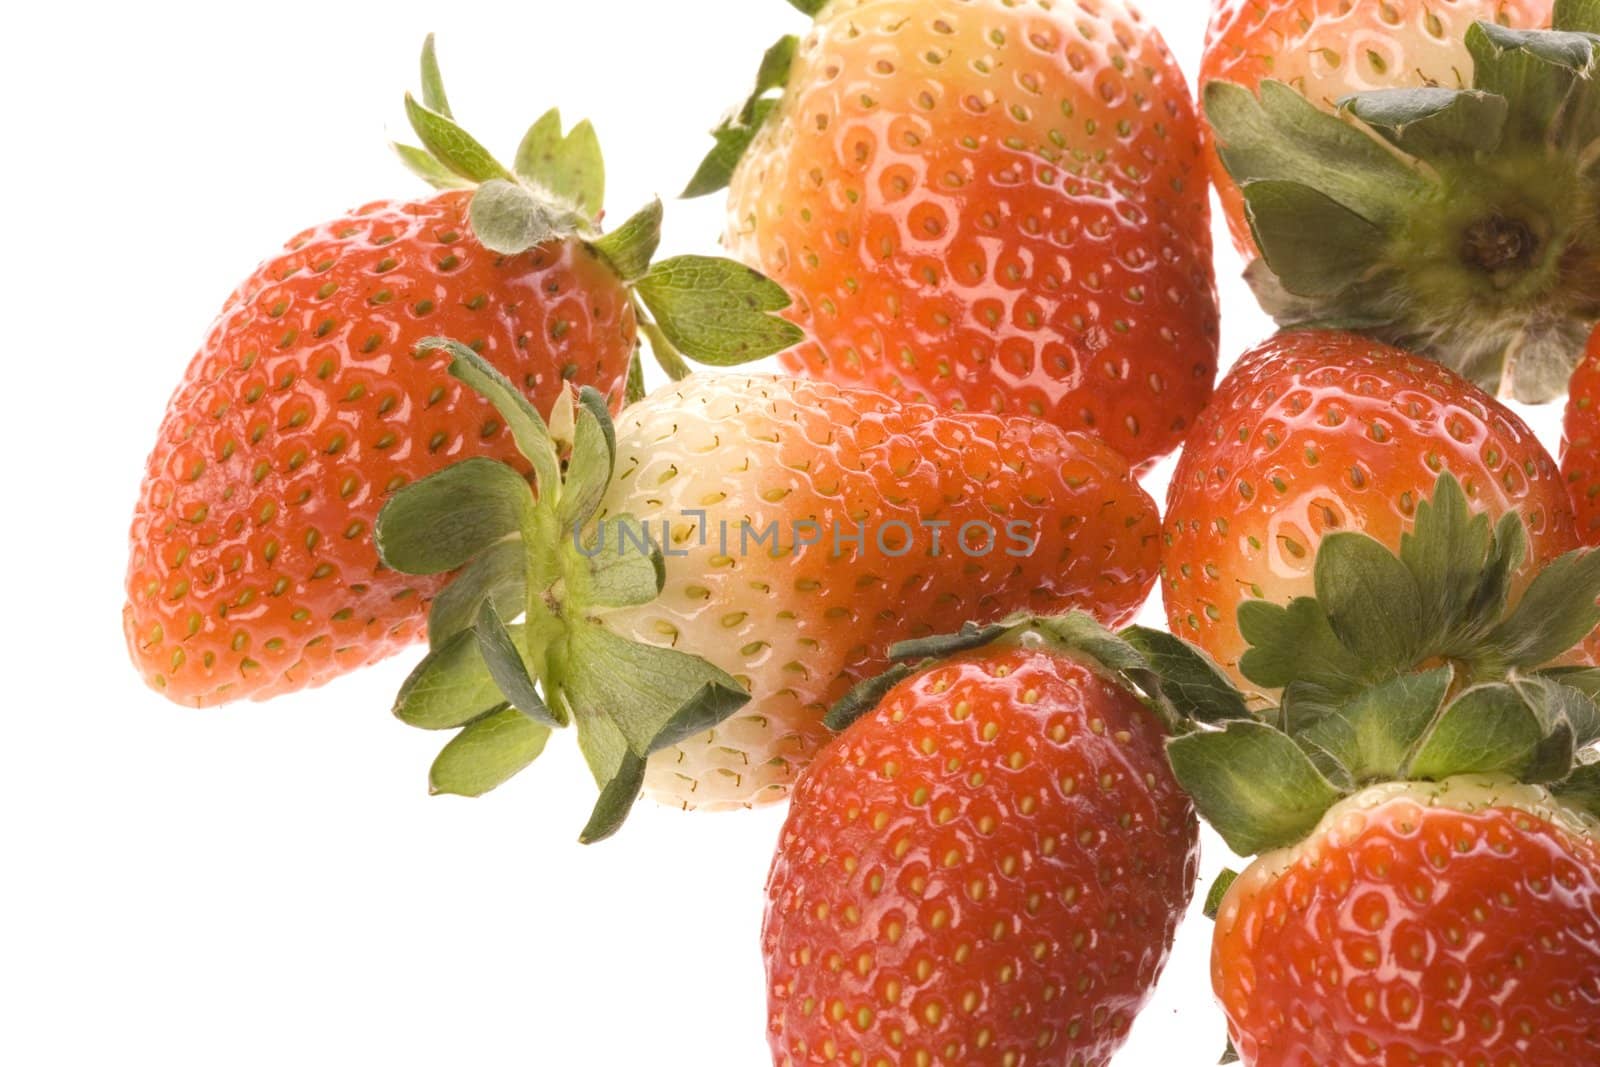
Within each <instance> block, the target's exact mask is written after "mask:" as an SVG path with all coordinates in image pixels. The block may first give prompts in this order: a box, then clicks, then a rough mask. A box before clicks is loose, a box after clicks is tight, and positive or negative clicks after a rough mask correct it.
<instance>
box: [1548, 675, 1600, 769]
mask: <svg viewBox="0 0 1600 1067" xmlns="http://www.w3.org/2000/svg"><path fill="white" fill-rule="evenodd" d="M1536 677H1538V678H1539V679H1541V680H1543V681H1546V682H1551V683H1554V684H1556V685H1558V686H1560V687H1562V688H1564V689H1571V690H1573V691H1574V692H1576V693H1577V694H1578V695H1579V696H1581V697H1583V698H1584V699H1585V700H1586V701H1587V704H1586V705H1585V704H1577V703H1575V702H1573V701H1572V700H1571V698H1570V697H1568V698H1565V699H1566V703H1565V711H1566V713H1567V719H1568V721H1570V722H1571V723H1572V732H1573V734H1574V735H1575V736H1576V738H1577V745H1578V748H1580V749H1585V748H1588V747H1589V746H1590V745H1594V744H1600V668H1597V667H1562V668H1555V669H1552V670H1547V671H1541V672H1539V674H1538V675H1537V676H1536Z"/></svg>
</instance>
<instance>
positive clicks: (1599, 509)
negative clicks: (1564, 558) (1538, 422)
mask: <svg viewBox="0 0 1600 1067" xmlns="http://www.w3.org/2000/svg"><path fill="white" fill-rule="evenodd" d="M1571 390H1572V392H1571V396H1570V397H1569V398H1568V400H1567V417H1566V425H1565V427H1564V433H1563V435H1562V440H1561V473H1562V475H1563V476H1565V477H1566V479H1567V491H1568V492H1569V493H1570V494H1571V495H1572V510H1573V511H1574V512H1575V513H1576V515H1577V520H1578V536H1579V538H1581V539H1582V540H1583V542H1584V543H1585V544H1590V545H1595V544H1600V330H1597V331H1596V332H1595V333H1594V335H1593V336H1591V337H1590V338H1589V348H1588V351H1587V353H1586V354H1585V356H1584V360H1583V362H1582V363H1580V364H1579V365H1578V369H1577V370H1576V371H1575V372H1574V373H1573V375H1572V385H1571Z"/></svg>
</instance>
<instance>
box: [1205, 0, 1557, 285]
mask: <svg viewBox="0 0 1600 1067" xmlns="http://www.w3.org/2000/svg"><path fill="white" fill-rule="evenodd" d="M1550 6H1551V0H1447V2H1444V3H1438V2H1434V0H1311V2H1310V3H1307V2H1306V0H1215V3H1214V6H1213V8H1212V12H1211V25H1210V26H1209V27H1208V28H1207V30H1206V48H1205V54H1204V56H1203V57H1202V58H1201V61H1200V84H1201V85H1206V84H1208V83H1210V82H1213V81H1225V82H1232V83H1233V84H1234V85H1241V86H1243V87H1245V88H1246V89H1250V90H1252V91H1254V90H1256V89H1258V88H1259V87H1260V85H1261V83H1262V82H1263V81H1265V80H1267V79H1269V78H1270V79H1273V80H1276V81H1280V82H1283V83H1285V84H1287V85H1289V86H1290V87H1291V88H1293V89H1294V90H1295V91H1296V92H1298V93H1300V94H1301V95H1303V96H1305V97H1306V98H1307V99H1308V100H1310V101H1311V102H1312V103H1313V104H1316V105H1317V106H1318V107H1321V108H1323V109H1324V110H1326V111H1330V112H1332V111H1337V110H1338V108H1339V103H1340V101H1342V100H1344V99H1345V98H1346V97H1348V96H1350V95H1352V94H1354V93H1362V92H1368V91H1371V90H1373V89H1409V88H1418V87H1423V86H1427V87H1440V88H1445V89H1463V88H1466V87H1467V86H1468V85H1470V84H1471V81H1472V66H1473V64H1472V55H1471V53H1469V52H1468V51H1467V45H1466V40H1465V38H1466V34H1467V29H1468V27H1470V26H1471V25H1472V23H1473V22H1475V21H1477V20H1479V19H1487V20H1489V21H1491V22H1496V23H1499V24H1500V25H1502V26H1515V27H1519V28H1523V29H1533V28H1536V27H1540V26H1548V25H1549V24H1550ZM1201 132H1202V133H1203V134H1204V135H1205V137H1206V142H1207V144H1206V158H1207V162H1208V163H1209V164H1210V166H1211V176H1212V178H1213V179H1215V181H1216V185H1217V192H1218V193H1219V194H1221V196H1222V205H1223V208H1224V209H1225V210H1226V212H1227V216H1228V229H1229V230H1230V231H1232V233H1233V240H1234V243H1235V244H1236V245H1237V246H1238V248H1239V251H1240V252H1241V253H1243V254H1244V255H1246V256H1254V255H1255V251H1256V245H1255V240H1254V239H1253V238H1252V237H1251V235H1250V223H1249V221H1248V220H1247V219H1246V217H1245V207H1244V197H1243V196H1241V195H1240V193H1239V187H1238V186H1237V185H1236V184H1235V183H1234V181H1233V179H1232V178H1231V177H1229V175H1228V171H1227V169H1226V168H1225V167H1223V165H1222V160H1220V159H1218V158H1217V153H1216V147H1215V145H1213V144H1212V143H1211V141H1212V138H1211V130H1210V127H1209V126H1203V127H1202V131H1201Z"/></svg>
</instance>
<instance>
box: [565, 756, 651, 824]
mask: <svg viewBox="0 0 1600 1067" xmlns="http://www.w3.org/2000/svg"><path fill="white" fill-rule="evenodd" d="M644 771H645V760H644V758H643V757H641V756H636V755H634V754H633V753H632V752H628V753H626V754H625V755H624V756H623V757H622V763H621V765H620V766H619V767H618V769H617V773H616V774H615V775H614V776H613V777H612V778H611V780H610V781H608V782H606V784H605V787H604V788H603V789H601V790H600V799H599V800H597V801H595V805H594V811H593V813H591V814H590V816H589V822H588V824H587V825H585V826H584V828H583V831H582V832H581V833H580V834H579V835H578V843H579V844H583V845H593V844H596V843H598V842H600V841H604V840H605V839H606V838H608V837H610V836H612V835H613V834H615V833H616V832H617V831H618V830H620V829H622V824H623V823H624V822H626V821H627V819H628V813H629V812H631V811H632V810H633V805H634V803H635V802H636V801H637V800H638V799H639V794H640V793H641V792H642V791H643V790H644Z"/></svg>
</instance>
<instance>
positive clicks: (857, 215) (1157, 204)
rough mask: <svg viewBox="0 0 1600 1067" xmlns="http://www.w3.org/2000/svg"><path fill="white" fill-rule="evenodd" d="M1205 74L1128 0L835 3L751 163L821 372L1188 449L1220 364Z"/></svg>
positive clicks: (762, 257) (734, 234)
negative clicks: (1201, 104)
mask: <svg viewBox="0 0 1600 1067" xmlns="http://www.w3.org/2000/svg"><path fill="white" fill-rule="evenodd" d="M1208 218H1209V202H1208V197H1207V177H1206V172H1205V167H1204V164H1203V162H1202V160H1201V155H1200V141H1199V132H1198V124H1197V120H1196V118H1195V114H1194V107H1193V103H1192V100H1191V99H1190V96H1189V91H1188V88H1187V85H1186V83H1185V81H1184V79H1183V76H1182V74H1181V72H1180V71H1179V70H1178V68H1177V66H1176V64H1175V63H1174V62H1173V60H1172V58H1171V57H1170V55H1168V53H1167V51H1166V47H1165V45H1164V44H1163V43H1162V41H1161V39H1160V36H1159V34H1157V33H1156V32H1155V30H1154V29H1152V28H1151V27H1150V26H1148V25H1147V24H1145V23H1144V22H1143V21H1142V20H1141V19H1140V18H1139V17H1138V16H1137V15H1136V14H1134V13H1132V12H1131V11H1130V10H1128V9H1126V8H1125V7H1124V6H1123V5H1122V4H1121V3H1120V0H1098V2H1095V3H1092V4H1091V3H1088V2H1079V0H1062V2H1060V3H1056V4H1055V5H1053V6H1051V5H1047V4H1041V3H1038V2H1037V0H1028V2H1026V3H1020V4H1018V3H1009V2H1004V3H1003V2H1001V0H931V2H930V0H835V2H834V3H832V4H830V5H829V6H828V7H827V8H825V9H824V10H823V12H822V13H821V15H820V16H819V18H818V21H817V24H816V26H815V28H814V29H813V31H812V32H811V33H810V34H808V35H807V36H806V37H805V38H804V39H803V41H802V43H801V45H800V49H799V55H798V58H797V59H796V62H795V66H794V71H793V73H792V75H791V78H790V81H789V90H788V92H787V95H786V96H785V99H784V102H783V103H782V104H781V106H780V107H779V109H778V111H777V113H776V114H775V116H774V117H773V118H772V119H771V120H770V121H769V122H768V123H767V125H766V126H765V127H764V128H763V130H762V131H761V133H760V134H759V135H758V137H757V139H756V142H755V143H754V145H752V147H751V149H750V150H749V152H748V153H747V155H746V156H745V158H744V161H743V162H742V164H741V166H740V168H739V170H738V171H737V172H736V173H735V175H734V177H733V180H732V185H731V198H730V219H729V237H728V245H729V247H730V248H731V249H733V250H734V251H735V252H737V253H738V254H739V255H740V256H741V257H742V258H744V259H746V261H747V262H750V263H751V264H753V265H755V266H758V267H760V268H761V269H762V270H763V271H764V272H765V273H767V274H768V275H769V276H770V277H773V278H775V279H777V280H778V281H780V282H782V283H783V284H784V285H785V286H786V287H787V288H788V289H789V291H790V293H791V294H792V295H793V296H794V298H795V304H794V308H793V310H792V317H793V318H794V319H795V321H796V322H797V323H799V324H800V325H801V326H803V327H805V328H806V329H807V330H808V331H809V333H810V334H811V337H812V339H813V340H812V341H811V342H810V343H807V344H804V345H802V346H800V347H799V348H797V349H795V350H793V351H792V352H790V353H788V354H787V355H786V356H785V362H786V364H787V365H788V366H789V367H790V368H791V369H794V370H796V371H800V372H803V373H806V374H810V375H813V376H815V377H818V378H822V379H825V380H828V381H833V382H838V383H840V384H848V385H865V386H869V387H871V388H875V389H879V390H881V391H883V392H886V393H889V394H890V395H893V396H897V397H905V398H908V399H913V400H927V401H931V402H933V403H935V404H938V405H940V406H942V407H952V408H962V409H968V410H974V411H996V412H1018V413H1023V414H1030V415H1034V416H1038V417H1041V418H1044V419H1047V420H1049V421H1052V422H1054V423H1056V424H1057V425H1059V426H1061V427H1062V428H1064V429H1068V430H1079V431H1090V432H1094V433H1096V434H1099V435H1100V436H1102V437H1103V438H1104V439H1105V440H1106V441H1108V442H1109V443H1110V444H1111V445H1112V446H1113V447H1115V448H1116V449H1117V450H1118V451H1120V452H1122V453H1123V454H1124V455H1125V456H1127V457H1128V458H1129V460H1130V461H1131V462H1133V463H1134V464H1135V465H1136V466H1138V465H1142V464H1144V463H1145V462H1146V461H1148V460H1150V459H1152V458H1154V457H1157V456H1160V455H1162V454H1164V453H1166V452H1169V451H1171V450H1172V449H1173V448H1174V447H1175V446H1176V445H1177V444H1178V443H1179V441H1180V440H1181V439H1182V436H1183V432H1184V430H1185V428H1186V427H1187V426H1188V424H1189V421H1190V420H1191V419H1192V418H1193V417H1194V415H1195V414H1196V413H1197V412H1198V411H1199V409H1200V407H1201V406H1202V405H1203V404H1204V402H1205V399H1206V397H1207V396H1208V395H1209V393H1210V389H1211V385H1212V382H1213V380H1214V378H1215V375H1216V366H1217V305H1216V294H1215V287H1214V282H1213V276H1212V270H1211V244H1210V232H1209V223H1208Z"/></svg>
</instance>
